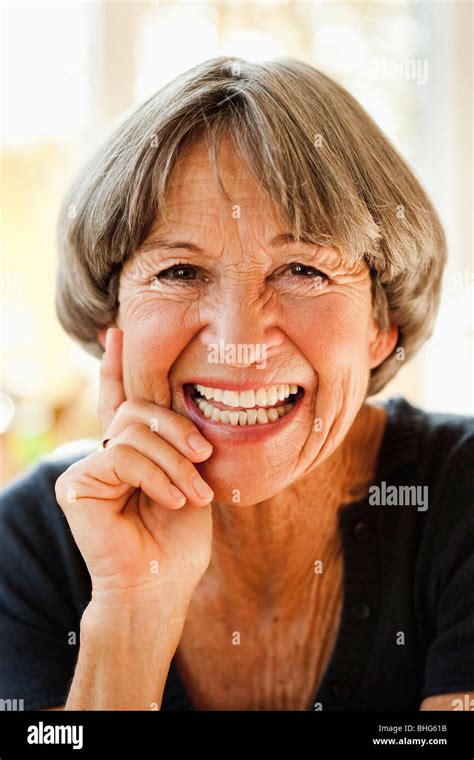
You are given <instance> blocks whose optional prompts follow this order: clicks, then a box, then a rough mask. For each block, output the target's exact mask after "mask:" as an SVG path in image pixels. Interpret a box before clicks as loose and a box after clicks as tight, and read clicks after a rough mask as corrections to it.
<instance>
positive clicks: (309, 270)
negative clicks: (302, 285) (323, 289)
mask: <svg viewBox="0 0 474 760" xmlns="http://www.w3.org/2000/svg"><path fill="white" fill-rule="evenodd" d="M288 270H289V271H290V272H291V274H294V275H296V277H310V278H312V279H314V280H318V279H319V280H320V281H321V282H328V281H329V277H328V276H327V275H326V274H324V272H321V271H320V270H319V269H315V268H314V267H310V266H308V265H307V264H300V263H299V262H295V263H294V264H290V265H289V267H288Z"/></svg>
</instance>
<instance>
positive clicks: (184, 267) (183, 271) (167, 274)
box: [155, 264, 198, 280]
mask: <svg viewBox="0 0 474 760" xmlns="http://www.w3.org/2000/svg"><path fill="white" fill-rule="evenodd" d="M197 276H198V270H197V269H196V267H192V266H189V265H188V264H175V265H174V266H172V267H168V269H164V270H163V271H162V272H160V273H159V274H156V275H155V277H157V278H158V279H161V280H195V279H196V278H197Z"/></svg>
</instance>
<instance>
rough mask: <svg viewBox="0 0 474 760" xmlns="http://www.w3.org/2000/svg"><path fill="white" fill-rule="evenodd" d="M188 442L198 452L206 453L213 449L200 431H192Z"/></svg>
mask: <svg viewBox="0 0 474 760" xmlns="http://www.w3.org/2000/svg"><path fill="white" fill-rule="evenodd" d="M188 444H189V445H190V446H191V448H192V450H193V451H195V452H196V454H206V453H207V452H209V453H210V452H211V451H212V446H211V444H210V443H209V441H206V439H205V438H204V436H202V435H200V433H191V435H190V436H189V437H188Z"/></svg>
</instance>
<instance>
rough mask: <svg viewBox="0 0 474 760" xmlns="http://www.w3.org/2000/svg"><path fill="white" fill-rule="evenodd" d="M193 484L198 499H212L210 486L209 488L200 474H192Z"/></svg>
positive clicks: (212, 493) (212, 492)
mask: <svg viewBox="0 0 474 760" xmlns="http://www.w3.org/2000/svg"><path fill="white" fill-rule="evenodd" d="M193 486H194V490H195V491H196V493H197V495H198V496H199V498H200V499H212V497H213V496H214V491H213V490H212V488H209V486H208V485H207V483H206V482H205V481H204V480H203V479H202V478H201V477H200V475H195V476H194V478H193Z"/></svg>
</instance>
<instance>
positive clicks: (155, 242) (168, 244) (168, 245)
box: [137, 232, 315, 253]
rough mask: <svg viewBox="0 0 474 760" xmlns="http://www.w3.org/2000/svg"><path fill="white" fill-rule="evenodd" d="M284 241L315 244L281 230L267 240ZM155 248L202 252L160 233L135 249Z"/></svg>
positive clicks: (194, 246)
mask: <svg viewBox="0 0 474 760" xmlns="http://www.w3.org/2000/svg"><path fill="white" fill-rule="evenodd" d="M286 243H300V245H301V244H303V245H315V243H312V242H311V241H310V240H304V239H300V240H298V239H296V238H295V236H294V235H293V234H292V233H291V232H281V233H280V234H279V235H276V236H275V237H274V238H272V239H271V240H270V242H269V245H271V246H279V245H284V244H286ZM155 248H164V249H165V250H167V251H170V250H175V249H176V248H185V249H187V250H189V251H193V252H194V253H204V251H203V249H202V248H200V247H199V246H198V245H196V244H195V243H190V242H189V241H187V240H170V239H169V238H167V237H164V236H162V235H158V236H154V237H153V238H150V240H147V241H146V242H145V243H143V244H142V245H141V246H140V247H139V248H138V250H137V253H146V252H147V251H151V250H154V249H155Z"/></svg>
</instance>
